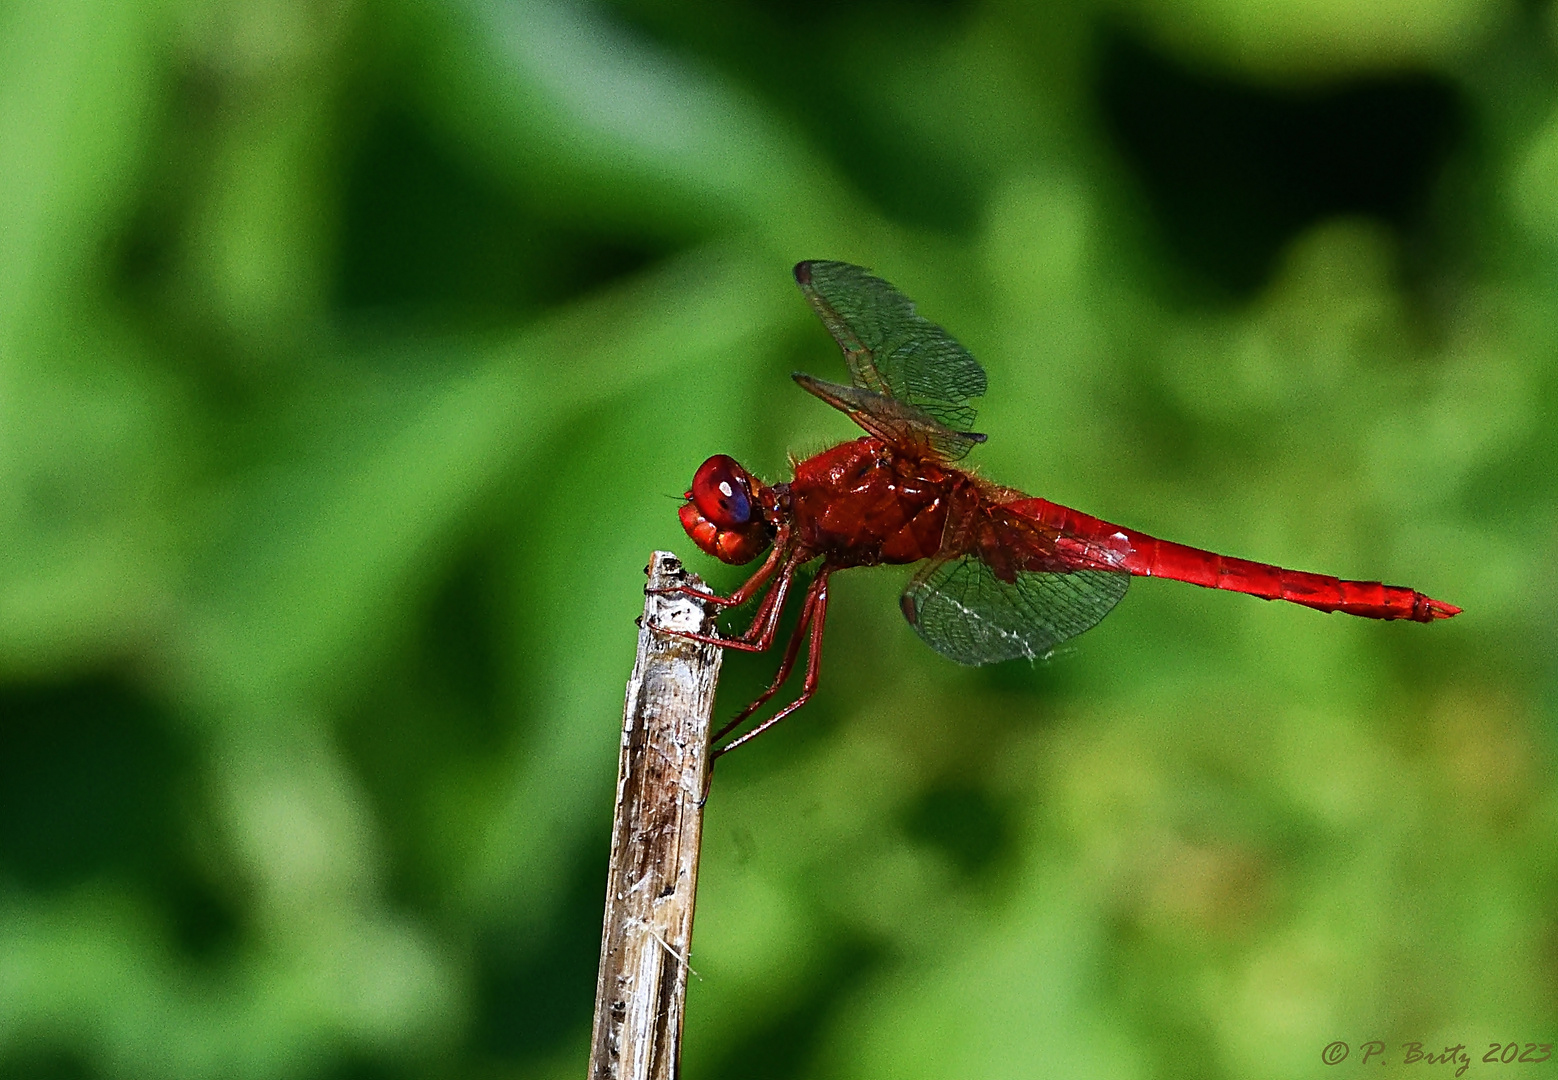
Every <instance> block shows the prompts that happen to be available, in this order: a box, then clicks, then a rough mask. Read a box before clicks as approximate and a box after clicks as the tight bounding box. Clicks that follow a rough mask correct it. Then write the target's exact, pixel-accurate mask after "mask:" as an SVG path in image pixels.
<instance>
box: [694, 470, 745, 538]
mask: <svg viewBox="0 0 1558 1080" xmlns="http://www.w3.org/2000/svg"><path fill="white" fill-rule="evenodd" d="M692 501H693V502H694V503H696V504H697V507H698V512H699V513H700V514H702V515H703V516H704V517H705V518H707V519H708V520H709V521H711V522H713V523H714V524H715V525H717V526H719V527H720V528H721V529H738V528H740V527H741V526H743V525H746V524H748V523H750V522H751V521H752V518H753V516H754V514H755V507H754V505H753V502H752V484H751V479H750V478H749V477H748V476H747V471H746V470H745V469H743V468H742V467H741V466H740V465H737V464H736V460H735V459H734V458H732V457H728V456H727V455H725V454H716V455H714V456H713V457H711V458H709V460H708V461H705V462H704V463H703V464H702V465H700V466H699V467H698V471H697V473H696V474H695V475H694V476H693V478H692Z"/></svg>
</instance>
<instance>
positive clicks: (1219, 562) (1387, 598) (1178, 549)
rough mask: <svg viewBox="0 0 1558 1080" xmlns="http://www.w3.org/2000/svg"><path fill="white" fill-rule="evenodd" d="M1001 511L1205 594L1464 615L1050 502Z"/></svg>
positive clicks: (1077, 548)
mask: <svg viewBox="0 0 1558 1080" xmlns="http://www.w3.org/2000/svg"><path fill="white" fill-rule="evenodd" d="M1003 505H1004V506H1005V507H1006V509H1008V510H1011V511H1012V512H1013V513H1016V514H1020V515H1022V516H1023V517H1027V518H1031V519H1033V520H1034V521H1037V522H1039V523H1040V524H1042V525H1044V526H1046V527H1048V528H1051V529H1054V530H1056V532H1058V533H1059V534H1060V535H1059V538H1058V539H1057V541H1056V546H1057V548H1059V549H1060V550H1061V551H1062V552H1063V553H1067V554H1071V555H1072V556H1073V557H1075V558H1077V559H1078V560H1079V561H1085V562H1086V563H1087V564H1088V565H1090V566H1092V567H1093V568H1097V569H1114V570H1123V571H1126V572H1128V573H1131V574H1136V575H1139V576H1141V577H1162V578H1168V579H1169V580H1171V581H1187V582H1189V583H1190V584H1192V585H1202V586H1205V587H1206V588H1209V589H1228V590H1230V591H1232V592H1241V593H1248V594H1249V595H1251V596H1259V597H1262V598H1263V599H1266V600H1287V601H1290V602H1292V603H1295V604H1303V605H1304V606H1305V607H1312V608H1316V609H1318V610H1320V611H1340V612H1344V613H1346V614H1348V615H1361V616H1364V617H1365V618H1369V619H1412V620H1414V621H1416V622H1431V621H1432V620H1434V619H1448V618H1449V617H1450V616H1452V615H1457V614H1459V613H1460V610H1461V609H1460V608H1458V607H1455V606H1454V605H1453V604H1446V603H1444V602H1443V601H1441V600H1433V599H1430V598H1429V597H1427V596H1425V595H1423V594H1422V593H1420V592H1417V591H1416V590H1415V589H1408V588H1403V587H1402V586H1399V585H1383V584H1381V583H1380V582H1378V581H1345V580H1343V579H1341V578H1334V577H1331V576H1330V575H1328V574H1310V573H1306V572H1304V571H1302V570H1285V569H1283V568H1282V567H1280V566H1272V565H1270V564H1268V563H1257V562H1250V561H1249V560H1247V559H1234V558H1230V557H1229V556H1227V555H1218V554H1216V553H1215V552H1211V551H1203V550H1201V549H1200V548H1193V547H1186V546H1185V545H1184V544H1175V543H1172V542H1170V541H1168V540H1159V539H1158V538H1157V537H1155V536H1148V535H1147V534H1145V533H1139V532H1134V531H1132V530H1130V529H1122V528H1120V527H1119V526H1118V525H1111V524H1109V523H1108V522H1106V521H1100V520H1099V519H1098V518H1095V517H1089V516H1088V515H1087V514H1083V513H1079V512H1077V511H1075V510H1072V509H1070V508H1068V507H1065V506H1060V505H1058V504H1056V503H1052V502H1050V501H1049V500H1047V499H1023V500H1020V501H1018V502H1012V503H1006V504H1003Z"/></svg>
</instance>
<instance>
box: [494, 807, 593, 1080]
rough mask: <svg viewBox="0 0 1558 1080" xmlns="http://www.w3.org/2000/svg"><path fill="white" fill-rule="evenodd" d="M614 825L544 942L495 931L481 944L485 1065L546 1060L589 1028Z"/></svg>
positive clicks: (586, 861)
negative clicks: (489, 1062)
mask: <svg viewBox="0 0 1558 1080" xmlns="http://www.w3.org/2000/svg"><path fill="white" fill-rule="evenodd" d="M607 824H608V823H606V822H602V828H601V829H600V834H599V835H598V836H596V837H594V838H593V840H594V841H595V842H594V843H592V844H591V845H589V846H588V847H587V848H586V849H585V850H584V851H583V853H582V854H581V856H580V857H579V858H578V859H576V860H575V861H574V869H573V876H572V879H571V880H570V881H569V882H568V883H567V884H566V886H565V888H566V892H565V893H564V895H563V896H562V897H560V898H559V901H560V902H559V903H558V904H557V905H556V908H555V910H556V912H557V917H556V919H555V920H554V921H553V922H552V923H551V924H550V925H548V926H547V927H546V929H545V932H544V933H543V934H542V935H541V936H540V937H527V938H525V939H523V940H520V939H517V938H515V937H513V936H510V935H507V934H504V933H502V932H490V933H489V934H487V935H486V936H485V937H484V939H483V940H482V941H481V942H480V943H479V946H478V949H477V956H476V965H477V972H476V1001H475V1005H474V1012H475V1015H476V1024H475V1031H474V1033H473V1041H474V1043H475V1045H474V1053H475V1056H476V1057H477V1058H478V1059H479V1060H481V1059H485V1060H488V1061H491V1060H493V1059H497V1060H498V1061H501V1062H521V1061H525V1060H530V1059H534V1058H536V1057H544V1056H545V1055H547V1054H551V1053H554V1052H556V1051H557V1050H559V1049H561V1048H562V1047H564V1046H566V1045H568V1044H569V1043H571V1042H574V1041H576V1040H577V1039H578V1037H579V1034H580V1032H587V1031H588V1030H589V1028H590V1020H591V1017H592V1016H593V1014H594V1010H595V974H596V969H597V967H598V966H599V962H600V935H601V920H602V918H603V917H604V916H603V912H604V904H605V898H606V863H607V860H608V857H609V851H610V846H611V843H610V837H609V836H608V835H607V832H608V829H607V827H606V826H607Z"/></svg>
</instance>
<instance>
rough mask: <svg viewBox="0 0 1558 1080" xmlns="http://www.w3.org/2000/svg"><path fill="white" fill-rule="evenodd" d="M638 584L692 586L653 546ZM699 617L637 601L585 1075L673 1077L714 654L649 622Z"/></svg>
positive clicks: (595, 1078) (690, 624) (602, 1078)
mask: <svg viewBox="0 0 1558 1080" xmlns="http://www.w3.org/2000/svg"><path fill="white" fill-rule="evenodd" d="M649 584H650V587H651V588H666V587H671V586H676V585H701V582H699V581H698V579H697V578H696V577H695V576H693V575H690V574H688V573H687V572H686V571H684V570H683V569H682V565H681V563H680V562H679V561H678V560H677V559H676V557H675V556H674V555H671V554H670V553H669V552H664V551H657V552H655V554H654V558H653V560H652V561H651V562H650V564H649ZM707 620H708V613H707V612H706V611H705V610H704V608H703V607H702V605H700V604H699V603H698V602H697V601H695V600H692V599H690V598H688V597H686V596H661V595H650V596H647V597H646V598H645V603H644V617H643V619H642V626H641V629H640V630H639V635H638V660H637V662H636V663H635V664H634V665H633V676H632V678H631V679H630V680H629V681H628V693H627V705H626V708H625V709H624V711H623V717H622V760H621V764H620V766H619V769H618V772H617V807H616V815H615V821H614V823H613V827H612V838H611V868H610V871H609V876H608V878H607V882H606V923H605V928H604V930H603V931H602V934H601V948H600V975H599V977H598V979H597V981H596V985H595V1035H594V1040H593V1045H592V1048H591V1051H590V1080H673V1078H674V1077H676V1076H677V1075H678V1072H679V1059H680V1056H681V1038H682V1016H683V1007H684V1004H685V1002H686V997H687V974H688V971H689V970H690V969H689V967H688V964H687V958H688V956H689V955H690V954H689V952H688V944H689V942H690V941H691V938H692V915H693V901H694V899H695V895H696V891H697V885H698V843H699V840H700V838H701V836H702V832H703V808H702V806H701V805H699V804H700V800H701V797H702V792H703V781H704V770H705V769H707V768H708V752H709V716H710V714H711V713H712V711H713V708H714V687H715V684H716V682H717V681H718V680H719V668H720V650H719V649H718V648H717V647H715V646H712V645H700V644H698V643H696V642H691V641H686V640H684V639H681V638H673V637H670V636H669V635H666V634H656V633H652V632H651V631H650V629H649V627H650V626H651V625H658V626H663V627H667V628H670V629H677V630H692V631H699V630H703V631H704V632H707V629H706V625H705V624H706V623H707Z"/></svg>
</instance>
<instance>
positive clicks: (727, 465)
mask: <svg viewBox="0 0 1558 1080" xmlns="http://www.w3.org/2000/svg"><path fill="white" fill-rule="evenodd" d="M764 493H765V488H764V486H763V483H762V481H760V480H758V479H757V478H755V477H754V476H752V474H751V473H749V472H747V471H746V470H745V469H743V468H742V467H741V466H740V465H738V464H737V463H736V460H735V459H734V458H732V457H728V456H727V455H725V454H715V455H714V456H713V457H711V458H709V460H708V461H705V462H704V463H703V464H702V465H700V466H698V471H697V472H696V473H695V474H693V478H692V489H691V490H689V491H688V492H687V494H686V498H687V502H686V504H685V505H683V506H682V509H681V519H682V528H684V529H686V530H687V535H688V536H690V537H692V540H693V543H695V544H697V545H698V546H699V547H700V548H702V549H703V550H704V551H706V552H708V553H709V554H710V555H713V556H714V557H715V558H716V559H719V560H720V561H721V562H727V563H730V564H732V565H733V566H739V565H741V564H742V563H749V562H751V561H752V560H753V559H755V558H757V557H758V556H759V555H761V554H762V553H763V550H764V549H765V548H767V547H768V545H769V544H770V543H771V542H772V541H773V537H774V530H773V526H772V525H770V524H769V521H768V515H767V514H766V513H765V512H764V505H763V504H764V501H765V500H764V498H763V496H764Z"/></svg>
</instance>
